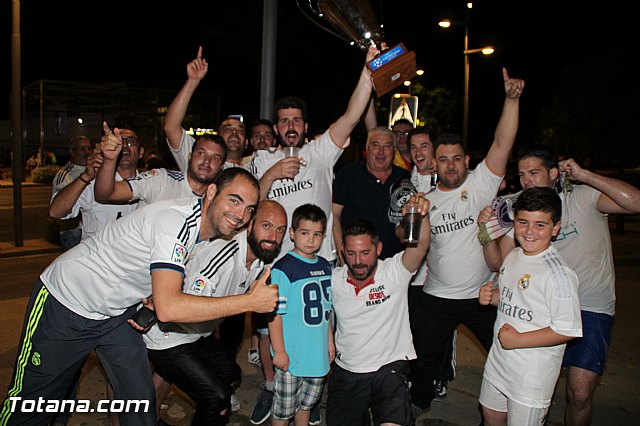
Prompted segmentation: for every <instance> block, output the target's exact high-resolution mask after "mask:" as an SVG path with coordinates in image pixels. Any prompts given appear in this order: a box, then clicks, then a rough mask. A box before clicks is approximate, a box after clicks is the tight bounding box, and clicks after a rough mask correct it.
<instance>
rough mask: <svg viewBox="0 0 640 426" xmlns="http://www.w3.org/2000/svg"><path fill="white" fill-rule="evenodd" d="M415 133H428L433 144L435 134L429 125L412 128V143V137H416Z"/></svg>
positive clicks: (410, 134)
mask: <svg viewBox="0 0 640 426" xmlns="http://www.w3.org/2000/svg"><path fill="white" fill-rule="evenodd" d="M415 135H427V136H429V140H430V141H431V144H432V145H433V134H432V133H431V130H429V128H428V127H416V128H415V129H412V130H411V131H410V132H409V139H408V140H409V143H411V138H412V137H414V136H415Z"/></svg>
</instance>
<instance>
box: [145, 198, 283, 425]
mask: <svg viewBox="0 0 640 426" xmlns="http://www.w3.org/2000/svg"><path fill="white" fill-rule="evenodd" d="M286 228H287V214H286V212H285V211H284V209H283V208H282V206H281V205H279V204H278V203H277V202H275V201H268V200H263V201H261V202H260V204H259V205H258V209H257V211H256V215H255V217H254V218H253V219H252V221H251V223H250V224H249V228H248V229H247V230H245V231H243V232H242V233H240V234H238V235H237V236H236V237H234V239H233V240H231V241H225V240H214V241H207V242H203V243H202V244H199V245H197V246H196V248H195V249H194V250H193V254H192V255H190V257H189V260H188V261H187V263H186V275H185V279H184V287H183V291H184V292H185V293H187V294H193V295H195V296H207V297H217V298H224V297H228V296H236V295H239V294H243V293H245V292H246V291H247V290H248V286H249V284H250V283H251V282H253V281H254V280H255V279H256V278H257V276H258V275H259V274H260V273H261V272H262V271H263V269H264V265H265V264H269V263H271V262H272V261H273V259H275V258H276V256H277V255H278V253H279V252H280V247H281V245H282V239H283V237H284V235H285V231H286ZM220 321H222V319H218V320H214V321H209V322H206V323H198V324H174V323H161V324H156V325H154V326H153V327H152V328H151V329H150V330H149V332H148V333H146V334H144V335H143V337H144V341H145V344H146V345H147V349H148V350H149V358H150V359H151V361H152V362H153V365H154V367H155V372H156V373H158V374H159V375H160V376H162V378H164V379H165V380H167V381H168V382H171V383H174V384H175V385H177V386H178V387H179V388H180V389H181V390H182V391H183V392H185V393H186V394H187V395H189V397H191V399H193V400H194V401H195V402H196V410H195V414H194V418H193V420H192V424H207V425H216V424H221V422H222V421H223V416H221V415H220V412H221V411H223V410H224V409H225V408H227V407H228V406H229V398H230V395H231V384H232V383H234V382H237V381H239V380H240V377H241V371H240V367H239V366H238V365H237V364H236V363H235V362H233V360H232V359H230V357H229V356H228V353H227V351H226V350H225V348H224V347H223V346H222V345H221V343H220V342H219V341H218V340H217V339H216V338H215V336H214V335H212V332H213V331H214V330H215V329H216V327H217V326H218V324H219V323H220Z"/></svg>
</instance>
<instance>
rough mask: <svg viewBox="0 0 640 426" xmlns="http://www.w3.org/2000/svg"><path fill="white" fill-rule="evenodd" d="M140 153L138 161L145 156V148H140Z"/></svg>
mask: <svg viewBox="0 0 640 426" xmlns="http://www.w3.org/2000/svg"><path fill="white" fill-rule="evenodd" d="M138 151H139V153H138V160H140V159H141V158H142V156H143V155H144V147H140V148H139V149H138Z"/></svg>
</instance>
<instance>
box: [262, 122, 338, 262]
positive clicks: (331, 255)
mask: <svg viewBox="0 0 640 426" xmlns="http://www.w3.org/2000/svg"><path fill="white" fill-rule="evenodd" d="M347 146H348V143H347V144H346V145H345V146H344V147H343V148H340V147H339V146H337V145H336V144H335V143H334V142H333V140H332V139H331V134H330V131H329V130H327V131H326V132H325V133H324V134H323V135H322V136H320V137H319V138H318V139H316V140H312V141H311V142H309V143H307V144H305V145H303V146H302V147H301V148H300V157H302V158H303V159H304V161H305V162H306V166H302V167H300V173H298V175H297V176H296V177H295V178H293V179H280V180H276V181H274V182H273V184H272V185H271V189H270V190H269V193H268V194H267V199H268V200H275V201H277V202H279V203H280V204H282V206H283V207H284V208H285V210H286V211H287V218H288V223H289V225H291V217H292V216H293V211H294V210H295V209H296V208H297V207H299V206H301V205H303V204H307V203H312V204H315V205H317V206H318V207H320V208H321V209H322V210H323V211H324V212H325V214H326V215H327V229H326V232H325V236H324V242H323V243H322V247H321V248H320V251H319V252H318V255H319V256H322V257H324V258H325V259H327V260H328V261H329V262H331V261H332V260H334V259H335V258H336V253H335V246H334V244H333V236H332V232H331V230H332V229H333V212H332V209H331V193H332V185H333V166H334V165H335V164H336V161H338V158H340V156H341V155H342V153H343V151H344V148H346V147H347ZM283 158H284V152H283V151H282V150H280V149H278V150H260V151H257V152H256V155H255V157H254V159H253V162H252V163H251V170H250V172H251V173H252V174H253V175H254V176H255V177H256V178H258V179H260V178H261V177H262V176H263V175H264V173H265V172H266V171H267V170H269V169H270V168H271V167H273V165H274V164H276V163H277V162H278V161H280V160H282V159H283ZM290 250H293V242H292V241H291V239H290V238H285V239H284V241H283V242H282V249H281V250H280V255H279V256H278V259H279V258H281V257H282V256H284V255H285V254H287V253H288V252H289V251H290Z"/></svg>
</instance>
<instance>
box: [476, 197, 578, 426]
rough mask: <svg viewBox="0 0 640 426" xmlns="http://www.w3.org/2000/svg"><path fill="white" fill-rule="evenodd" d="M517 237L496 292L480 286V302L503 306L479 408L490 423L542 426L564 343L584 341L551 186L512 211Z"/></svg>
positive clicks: (574, 280) (557, 204) (520, 199)
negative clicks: (558, 240)
mask: <svg viewBox="0 0 640 426" xmlns="http://www.w3.org/2000/svg"><path fill="white" fill-rule="evenodd" d="M514 212H515V215H516V217H515V227H514V233H515V237H516V239H517V240H518V242H519V243H520V247H518V248H516V249H514V250H513V251H511V252H510V253H509V254H508V255H507V257H506V259H505V261H504V263H503V265H502V267H501V269H500V281H499V286H498V288H493V284H492V283H488V284H486V285H484V286H482V287H481V288H480V292H479V299H478V301H479V303H480V304H482V305H488V304H492V305H494V306H497V307H498V317H497V320H496V324H495V327H494V331H495V335H494V344H493V345H492V346H491V351H490V352H489V355H488V357H487V363H486V365H485V371H484V378H483V381H482V390H481V392H480V404H482V413H483V416H484V421H485V424H487V425H491V426H493V425H506V424H526V425H543V424H544V422H545V418H546V414H547V411H548V410H549V406H550V405H551V397H552V396H553V390H554V388H555V385H556V382H557V380H558V376H559V374H560V368H561V364H562V356H563V354H564V350H565V347H566V343H567V342H568V341H570V340H571V339H573V338H574V337H580V336H582V321H581V319H580V302H579V300H578V277H577V276H576V274H575V272H574V271H573V270H572V269H571V268H569V267H568V266H567V264H566V263H565V262H564V260H563V259H562V257H561V256H560V255H559V253H558V251H557V250H556V249H555V247H554V246H553V244H552V243H551V239H552V238H553V237H555V236H556V235H557V234H558V232H559V231H560V218H561V216H562V204H561V201H560V197H559V196H558V194H557V193H556V192H555V191H554V190H553V189H551V188H530V189H526V190H525V191H523V192H522V194H520V196H519V197H518V201H517V202H516V203H515V205H514Z"/></svg>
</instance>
